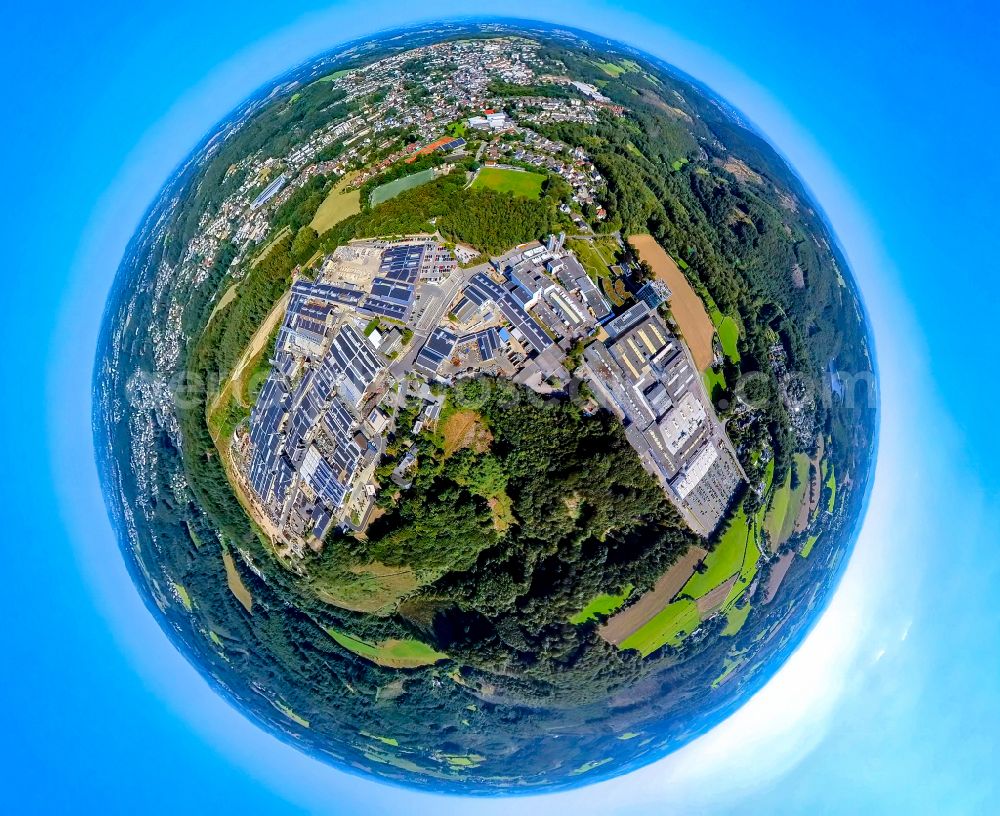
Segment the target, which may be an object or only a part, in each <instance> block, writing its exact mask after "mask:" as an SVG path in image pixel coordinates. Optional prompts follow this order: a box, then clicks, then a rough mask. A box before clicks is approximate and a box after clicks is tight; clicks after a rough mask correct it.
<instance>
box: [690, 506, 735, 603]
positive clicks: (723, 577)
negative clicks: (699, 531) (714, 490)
mask: <svg viewBox="0 0 1000 816" xmlns="http://www.w3.org/2000/svg"><path fill="white" fill-rule="evenodd" d="M749 536H750V522H749V520H748V519H747V515H746V513H745V512H744V510H743V508H742V507H740V508H739V510H737V512H736V515H734V516H733V521H732V523H731V524H730V525H729V527H728V528H727V530H726V531H725V533H723V534H722V539H721V540H720V541H719V543H718V544H717V545H716V547H715V549H714V550H712V552H710V553H709V554H708V557H706V558H705V567H706V569H705V571H704V572H696V573H695V574H694V575H692V576H691V577H690V578H689V579H688V582H687V583H686V584H684V588H683V589H681V594H682V595H687V596H688V597H691V598H700V597H701V596H702V595H705V594H706V593H708V592H710V591H711V590H713V589H715V588H716V587H717V586H718V585H719V584H721V583H723V582H725V581H727V580H728V579H729V578H731V577H732V576H733V575H734V574H735V573H736V572H737V571H738V570H739V569H740V568H741V566H742V565H743V561H744V554H745V551H746V548H747V539H748V538H749Z"/></svg>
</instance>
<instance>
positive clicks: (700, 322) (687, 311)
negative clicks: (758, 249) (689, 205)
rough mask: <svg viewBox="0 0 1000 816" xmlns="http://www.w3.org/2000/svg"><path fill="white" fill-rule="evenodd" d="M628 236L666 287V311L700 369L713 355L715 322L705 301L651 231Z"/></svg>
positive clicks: (700, 369) (709, 361) (702, 368)
mask: <svg viewBox="0 0 1000 816" xmlns="http://www.w3.org/2000/svg"><path fill="white" fill-rule="evenodd" d="M628 240H629V242H630V243H631V244H632V246H633V247H635V251H636V252H637V253H638V254H639V257H640V258H641V259H642V260H644V261H645V262H646V263H648V264H649V265H650V267H651V268H652V270H653V274H654V275H656V277H657V278H659V279H660V280H662V281H664V282H665V283H666V284H667V286H669V287H670V291H671V292H672V294H671V296H670V301H669V303H670V311H671V312H672V313H673V315H674V319H675V320H676V321H677V325H678V326H679V327H680V330H681V334H683V335H684V342H685V343H687V345H688V348H689V349H691V355H692V356H693V357H694V363H695V365H696V366H697V367H698V370H699V371H704V370H705V369H706V368H708V367H709V366H710V365H711V364H712V360H713V359H714V358H715V354H714V352H713V349H712V338H713V337H714V336H715V326H713V325H712V321H711V319H710V318H709V316H708V312H707V311H706V310H705V304H704V303H703V302H702V299H701V298H700V297H698V293H697V292H695V291H694V288H693V287H692V286H691V284H690V283H688V280H687V278H685V277H684V273H683V272H681V270H680V267H678V266H677V263H676V262H675V261H674V259H673V258H671V257H670V256H669V255H668V254H667V252H666V250H664V249H663V247H661V246H660V245H659V244H658V243H656V240H655V239H654V238H653V236H652V235H632V236H630V237H629V239H628Z"/></svg>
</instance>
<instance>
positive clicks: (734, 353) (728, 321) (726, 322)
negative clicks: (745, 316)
mask: <svg viewBox="0 0 1000 816" xmlns="http://www.w3.org/2000/svg"><path fill="white" fill-rule="evenodd" d="M713 322H714V321H713ZM715 329H716V331H717V332H718V333H719V342H720V343H722V353H723V354H725V355H726V356H727V357H728V358H729V359H730V360H732V361H733V362H734V363H738V362H739V361H740V352H739V350H738V349H737V348H736V343H737V341H738V340H739V339H740V327H739V326H738V325H737V324H736V321H735V320H733V319H732V318H731V317H730V316H729V315H726V316H725V317H723V318H722V320H721V321H720V322H719V323H716V325H715Z"/></svg>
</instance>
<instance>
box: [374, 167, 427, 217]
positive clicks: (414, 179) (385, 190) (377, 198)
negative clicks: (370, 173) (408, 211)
mask: <svg viewBox="0 0 1000 816" xmlns="http://www.w3.org/2000/svg"><path fill="white" fill-rule="evenodd" d="M433 178H434V168H433V167H428V168H427V169H426V170H421V171H420V172H419V173H412V174H410V175H409V176H403V177H402V178H398V179H395V180H394V181H388V182H386V183H385V184H380V185H379V186H378V187H376V188H375V189H374V190H372V197H371V205H372V206H373V207H377V206H378V205H379V204H382V203H383V202H385V201H388V200H389V199H390V198H395V197H396V196H398V195H399V194H400V193H402V192H405V191H406V190H412V189H413V188H414V187H419V186H420V185H421V184H426V183H427V182H428V181H430V180H431V179H433Z"/></svg>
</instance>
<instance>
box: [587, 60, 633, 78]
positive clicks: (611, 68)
mask: <svg viewBox="0 0 1000 816" xmlns="http://www.w3.org/2000/svg"><path fill="white" fill-rule="evenodd" d="M594 65H596V66H597V67H598V68H600V69H601V70H602V71H604V73H606V74H607V75H608V76H609V77H614V78H617V77H620V76H621V75H622V74H624V73H625V71H626V70H627V69H625V68H623V67H622V66H621V65H616V64H615V63H613V62H595V63H594Z"/></svg>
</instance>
